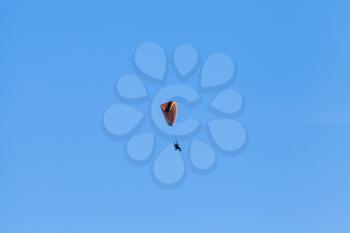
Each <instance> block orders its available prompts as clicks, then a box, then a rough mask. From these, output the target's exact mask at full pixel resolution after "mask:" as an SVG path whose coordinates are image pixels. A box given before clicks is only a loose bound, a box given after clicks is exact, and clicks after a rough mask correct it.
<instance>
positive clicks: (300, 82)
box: [0, 0, 350, 233]
mask: <svg viewBox="0 0 350 233" xmlns="http://www.w3.org/2000/svg"><path fill="white" fill-rule="evenodd" d="M349 11H350V4H349V3H348V1H345V0H343V1H341V0H336V1H330V0H329V1H326V0H323V1H322V0H321V1H316V0H314V1H313V0H310V1H304V0H293V1H277V0H276V1H272V0H267V1H260V0H248V1H222V0H216V1H211V2H210V3H209V1H208V2H204V1H197V2H194V1H192V2H189V1H172V2H169V3H168V2H165V1H132V0H130V1H124V2H121V1H95V2H92V1H16V0H14V1H2V2H1V3H0V107H1V108H0V120H1V121H0V185H1V186H0V232H2V233H56V232H57V233H58V232H59V233H73V232H74V233H76V232H83V233H90V232H91V233H92V232H99V233H100V232H101V233H112V232H125V233H128V232H152V233H158V232H159V233H160V232H174V233H175V232H176V233H179V232H181V233H186V232H191V233H193V232H200V233H205V232H231V233H232V232H239V233H281V232H283V233H289V232H290V233H296V232H298V233H302V232H305V233H348V232H350V221H349V219H350V198H349V197H350V182H349V181H350V170H349V167H350V157H349V156H350V143H349V138H350V70H349V68H350V62H349V61H350V59H349V54H350V44H349V41H350V31H349V22H350V14H349ZM143 41H157V42H159V43H160V44H162V45H163V46H164V48H165V50H166V51H167V52H168V53H171V51H172V50H173V49H174V48H175V47H176V45H178V44H179V43H183V42H187V43H190V44H192V45H194V46H195V47H196V48H197V49H198V50H199V51H200V53H201V54H202V55H204V57H205V56H206V55H208V54H210V53H211V52H215V51H222V52H225V53H227V54H229V55H230V56H232V57H233V58H234V59H235V61H236V63H237V66H238V75H237V80H236V82H235V87H237V89H238V90H240V91H241V92H242V93H243V94H244V96H245V100H246V106H245V109H244V112H243V114H242V115H241V117H240V120H241V121H242V122H243V123H244V125H245V126H246V127H247V129H248V134H249V143H248V145H247V147H246V148H245V150H244V152H243V153H242V154H241V155H239V156H236V157H224V156H221V157H219V160H218V164H217V167H216V169H215V170H214V171H213V172H212V173H210V174H207V175H199V174H196V173H193V172H191V173H189V174H188V175H187V176H186V181H185V182H184V183H183V184H182V185H181V186H178V187H176V188H175V189H172V190H166V189H163V188H161V187H159V186H157V185H155V184H154V182H153V181H152V179H151V176H150V167H149V166H144V167H135V166H133V165H131V164H130V163H129V162H128V161H127V159H126V158H125V156H124V155H123V153H124V149H123V145H124V142H118V141H113V140H111V139H110V138H108V137H106V134H105V132H104V131H103V129H102V126H101V119H102V114H103V112H104V111H105V110H106V109H107V108H108V107H109V106H110V105H112V104H114V103H115V102H116V96H115V93H114V83H115V80H116V78H117V77H118V76H119V75H121V74H122V73H124V72H132V71H133V70H134V67H133V65H132V55H133V52H134V49H135V48H136V47H137V46H138V45H139V44H140V43H142V42H143Z"/></svg>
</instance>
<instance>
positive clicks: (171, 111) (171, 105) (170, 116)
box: [160, 101, 177, 126]
mask: <svg viewBox="0 0 350 233" xmlns="http://www.w3.org/2000/svg"><path fill="white" fill-rule="evenodd" d="M160 108H161V109H162V112H163V115H164V118H165V120H166V122H167V123H168V125H169V126H173V125H174V124H175V121H176V114H177V103H176V102H175V101H170V102H166V103H164V104H161V105H160Z"/></svg>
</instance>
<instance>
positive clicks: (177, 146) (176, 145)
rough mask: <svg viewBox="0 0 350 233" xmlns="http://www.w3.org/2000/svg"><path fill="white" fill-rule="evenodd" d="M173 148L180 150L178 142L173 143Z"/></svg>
mask: <svg viewBox="0 0 350 233" xmlns="http://www.w3.org/2000/svg"><path fill="white" fill-rule="evenodd" d="M174 147H175V150H178V151H182V150H181V147H180V145H179V143H175V144H174Z"/></svg>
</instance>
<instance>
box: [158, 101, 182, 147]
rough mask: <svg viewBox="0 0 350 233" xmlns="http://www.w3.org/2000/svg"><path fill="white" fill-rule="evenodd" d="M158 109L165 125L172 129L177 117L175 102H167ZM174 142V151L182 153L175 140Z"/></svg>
mask: <svg viewBox="0 0 350 233" xmlns="http://www.w3.org/2000/svg"><path fill="white" fill-rule="evenodd" d="M160 108H161V110H162V112H163V115H164V119H165V120H166V122H167V124H168V125H169V127H172V126H173V125H174V124H175V122H176V115H177V109H178V107H177V103H176V102H175V101H169V102H166V103H163V104H161V105H160ZM175 140H176V143H174V148H175V150H178V151H182V150H181V147H180V145H179V143H178V141H177V139H176V138H175Z"/></svg>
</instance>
